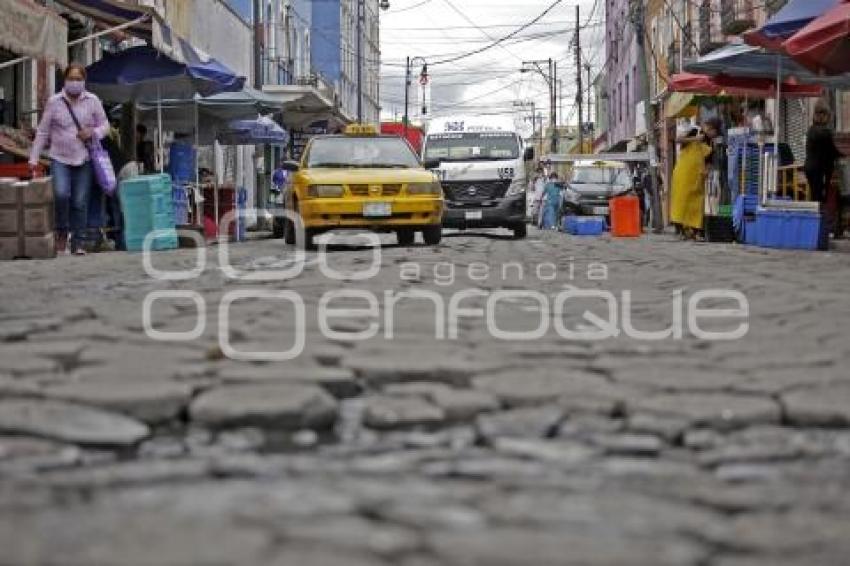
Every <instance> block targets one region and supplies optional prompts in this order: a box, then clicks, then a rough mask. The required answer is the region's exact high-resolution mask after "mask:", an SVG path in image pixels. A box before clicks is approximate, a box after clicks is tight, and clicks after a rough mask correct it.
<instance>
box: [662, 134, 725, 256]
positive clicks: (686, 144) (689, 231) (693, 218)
mask: <svg viewBox="0 0 850 566" xmlns="http://www.w3.org/2000/svg"><path fill="white" fill-rule="evenodd" d="M718 130H719V124H718V123H717V121H716V120H709V121H707V122H706V123H705V124H703V127H702V132H703V133H698V132H695V131H693V130H692V131H691V132H690V133H689V134H688V136H687V137H683V138H679V139H678V140H677V141H679V142H680V143H682V144H683V145H682V150H681V152H680V153H679V158H678V160H677V161H676V166H675V167H674V168H673V182H672V185H671V189H672V194H671V203H670V221H671V222H672V223H673V225H674V226H677V227H679V228H680V229H681V231H682V234H683V236H684V237H685V238H688V239H696V237H697V234H698V233H699V232H700V231H701V230H702V229H703V212H704V211H705V178H706V173H707V171H706V160H707V159H708V157H709V156H710V155H711V146H710V145H709V144H710V143H711V140H712V139H713V138H715V137H716V136H717V134H718Z"/></svg>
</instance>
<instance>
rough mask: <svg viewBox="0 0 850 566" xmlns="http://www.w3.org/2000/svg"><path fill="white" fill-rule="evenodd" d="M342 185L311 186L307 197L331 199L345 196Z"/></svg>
mask: <svg viewBox="0 0 850 566" xmlns="http://www.w3.org/2000/svg"><path fill="white" fill-rule="evenodd" d="M343 192H344V191H343V190H342V185H310V186H309V187H307V196H308V197H310V198H331V197H341V196H342V195H343Z"/></svg>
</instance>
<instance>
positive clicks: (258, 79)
mask: <svg viewBox="0 0 850 566" xmlns="http://www.w3.org/2000/svg"><path fill="white" fill-rule="evenodd" d="M254 88H255V89H257V90H262V89H263V10H262V8H261V6H260V0H254Z"/></svg>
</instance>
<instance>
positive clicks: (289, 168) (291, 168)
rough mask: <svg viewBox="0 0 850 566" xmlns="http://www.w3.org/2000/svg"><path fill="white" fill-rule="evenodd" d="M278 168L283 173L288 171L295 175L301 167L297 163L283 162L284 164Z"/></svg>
mask: <svg viewBox="0 0 850 566" xmlns="http://www.w3.org/2000/svg"><path fill="white" fill-rule="evenodd" d="M280 167H281V169H283V170H284V171H290V172H292V173H295V172H296V171H298V170H299V169H301V165H300V164H299V163H298V162H297V161H284V162H283V163H282V164H281V166H280Z"/></svg>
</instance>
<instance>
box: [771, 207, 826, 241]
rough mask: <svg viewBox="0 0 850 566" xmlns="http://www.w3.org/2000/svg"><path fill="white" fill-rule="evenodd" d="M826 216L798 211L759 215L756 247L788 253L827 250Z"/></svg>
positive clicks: (779, 211)
mask: <svg viewBox="0 0 850 566" xmlns="http://www.w3.org/2000/svg"><path fill="white" fill-rule="evenodd" d="M827 242H828V239H827V231H826V225H825V223H824V221H823V216H822V215H821V214H819V213H816V212H801V211H797V210H759V211H758V212H756V245H758V246H761V247H764V248H779V249H785V250H825V249H827V245H828V243H827Z"/></svg>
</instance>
